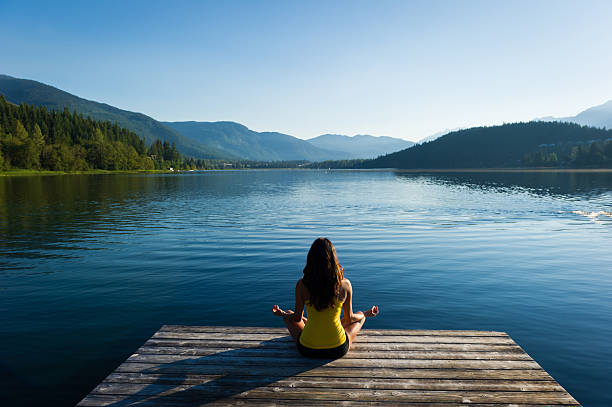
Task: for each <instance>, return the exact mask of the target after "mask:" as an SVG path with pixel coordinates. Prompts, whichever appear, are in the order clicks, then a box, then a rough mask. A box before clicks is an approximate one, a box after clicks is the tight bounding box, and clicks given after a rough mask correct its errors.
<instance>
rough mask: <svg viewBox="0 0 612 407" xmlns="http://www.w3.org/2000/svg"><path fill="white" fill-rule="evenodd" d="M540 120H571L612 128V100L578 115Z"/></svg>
mask: <svg viewBox="0 0 612 407" xmlns="http://www.w3.org/2000/svg"><path fill="white" fill-rule="evenodd" d="M538 120H541V121H547V122H551V121H558V122H571V123H578V124H583V125H586V126H592V127H604V128H606V129H612V100H608V101H607V102H606V103H603V104H601V105H598V106H593V107H590V108H588V109H586V110H584V111H582V112H580V113H578V114H577V115H576V116H570V117H552V116H548V117H542V118H540V119H538Z"/></svg>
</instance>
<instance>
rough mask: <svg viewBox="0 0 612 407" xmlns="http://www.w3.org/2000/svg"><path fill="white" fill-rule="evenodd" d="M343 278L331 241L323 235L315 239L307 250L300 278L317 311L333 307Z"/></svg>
mask: <svg viewBox="0 0 612 407" xmlns="http://www.w3.org/2000/svg"><path fill="white" fill-rule="evenodd" d="M343 278H344V275H343V274H342V266H341V265H340V264H338V257H337V256H336V249H334V246H333V245H332V243H331V242H330V241H329V239H327V238H325V237H320V238H318V239H317V240H315V241H314V242H313V243H312V246H310V250H309V251H308V257H307V258H306V267H304V277H303V278H302V281H303V282H304V285H306V288H308V292H309V294H310V298H309V299H308V300H309V301H310V303H311V304H312V305H313V306H314V307H315V308H316V309H317V310H319V311H321V310H323V309H325V308H327V307H333V306H334V299H335V298H337V297H338V294H339V292H340V284H341V283H342V279H343Z"/></svg>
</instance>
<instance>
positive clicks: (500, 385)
mask: <svg viewBox="0 0 612 407" xmlns="http://www.w3.org/2000/svg"><path fill="white" fill-rule="evenodd" d="M211 381H216V382H217V385H220V386H230V387H231V386H245V385H260V386H261V385H262V384H263V383H269V384H265V385H267V386H275V387H287V388H293V387H303V388H307V387H318V388H335V389H347V388H348V389H352V388H355V389H363V388H367V389H372V390H376V389H385V390H393V389H399V390H455V391H456V390H471V391H477V390H480V391H499V390H503V391H563V388H562V387H561V386H560V385H559V384H558V383H557V382H555V381H554V380H490V379H481V380H457V379H403V380H397V379H380V378H372V377H370V378H368V380H363V378H338V377H328V378H320V377H316V376H311V377H308V376H306V377H299V376H296V377H282V376H278V377H275V376H266V377H265V378H262V377H257V376H238V375H235V376H223V375H189V376H181V375H176V376H172V375H163V374H141V373H112V374H110V375H109V376H108V377H107V378H106V380H105V381H104V383H106V384H108V383H132V384H142V385H143V388H144V386H146V385H147V384H155V385H174V386H176V385H192V386H193V385H201V384H204V383H209V382H211Z"/></svg>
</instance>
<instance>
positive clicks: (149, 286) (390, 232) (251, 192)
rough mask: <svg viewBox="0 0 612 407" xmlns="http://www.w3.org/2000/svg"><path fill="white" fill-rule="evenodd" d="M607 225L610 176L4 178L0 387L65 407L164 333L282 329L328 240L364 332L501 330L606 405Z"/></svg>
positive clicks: (611, 313)
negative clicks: (314, 251) (372, 308)
mask: <svg viewBox="0 0 612 407" xmlns="http://www.w3.org/2000/svg"><path fill="white" fill-rule="evenodd" d="M610 213H612V174H610V173H534V172H530V173H444V174H443V173H434V174H414V173H394V172H391V171H388V172H384V171H372V172H369V171H329V172H327V171H295V170H294V171H291V170H287V171H218V172H204V173H189V174H175V175H165V174H164V175H125V174H122V175H73V176H53V177H35V176H33V177H5V178H0V247H1V253H0V311H1V312H0V342H1V343H0V349H2V350H0V352H1V353H0V369H2V371H3V373H5V378H4V380H3V381H2V384H0V386H2V388H1V389H0V392H2V394H9V395H10V397H11V399H10V400H9V401H10V403H9V404H11V405H13V404H19V403H20V402H22V403H28V402H29V403H31V404H58V405H71V404H74V403H76V402H77V401H78V399H79V398H80V397H82V396H83V395H84V394H86V393H87V392H89V391H90V390H91V389H92V388H93V387H94V386H95V385H96V384H97V383H98V382H99V381H101V380H102V379H103V378H104V377H105V376H106V375H107V374H108V373H109V372H110V371H111V370H112V369H114V368H115V367H116V366H117V365H118V364H119V363H121V362H122V360H123V359H125V358H126V357H127V356H129V354H131V353H132V352H133V351H134V350H135V349H136V348H137V347H138V346H140V345H141V344H142V342H143V341H144V340H145V339H146V338H148V337H149V336H150V335H151V334H152V333H153V332H155V331H156V330H157V329H158V328H159V326H160V325H162V324H198V325H232V324H236V325H260V326H275V325H276V324H277V323H278V321H277V320H276V319H274V318H272V317H271V315H270V313H269V309H270V305H271V304H273V303H280V304H284V305H285V306H287V307H291V306H292V298H291V297H292V292H293V288H294V285H295V281H296V279H297V278H299V276H300V274H301V269H302V267H303V265H304V261H305V256H306V252H307V250H308V247H309V246H310V243H311V242H312V240H313V239H314V238H315V237H318V236H327V237H329V238H330V239H331V240H332V241H333V242H334V244H335V245H336V247H337V250H338V256H339V258H340V262H341V263H342V264H343V266H344V269H345V271H346V275H347V276H348V277H349V278H351V280H352V282H353V287H354V290H355V293H356V295H355V299H354V302H355V303H354V306H355V307H356V308H360V307H365V306H367V305H371V303H377V304H378V305H380V307H381V311H382V312H381V315H380V316H379V317H377V318H376V319H374V320H372V321H371V322H370V321H369V322H368V324H369V326H370V327H373V328H374V327H376V328H426V329H486V330H501V331H506V332H508V333H509V334H510V335H511V336H512V337H513V338H514V339H515V340H517V342H518V343H519V344H520V345H521V346H523V348H524V349H525V350H526V351H527V352H529V353H530V354H531V355H532V356H533V357H534V358H535V359H536V360H537V361H538V362H539V363H540V364H541V365H542V366H543V367H544V368H545V369H547V370H548V371H549V372H550V373H551V374H552V375H553V376H554V377H555V378H556V379H558V380H559V381H560V383H561V384H562V385H563V386H564V387H566V388H567V389H568V390H569V391H570V392H571V393H572V394H573V395H574V396H575V397H576V398H577V399H578V400H579V401H581V402H582V403H583V404H584V405H585V406H604V405H612V396H610V394H609V393H608V392H607V385H608V382H609V377H611V376H612V370H611V369H612V368H611V367H610V365H609V363H608V361H610V360H612V350H611V349H610V347H609V346H608V341H607V338H608V337H610V336H611V335H612V298H611V297H610V293H611V292H612V275H611V274H610V267H609V265H610V263H611V261H612V253H611V252H610V250H609V245H610V238H611V237H612V217H611V216H610ZM43 396H44V397H43ZM43 400H44V401H43Z"/></svg>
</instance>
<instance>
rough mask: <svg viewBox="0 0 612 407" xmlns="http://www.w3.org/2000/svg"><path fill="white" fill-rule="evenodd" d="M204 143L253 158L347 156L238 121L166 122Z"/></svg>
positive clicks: (312, 158)
mask: <svg viewBox="0 0 612 407" xmlns="http://www.w3.org/2000/svg"><path fill="white" fill-rule="evenodd" d="M163 124H164V125H166V126H168V127H170V128H172V129H174V130H176V131H178V132H180V133H181V134H184V135H185V136H187V137H189V138H190V139H192V140H195V141H197V142H199V143H201V144H204V145H207V146H210V147H213V148H215V149H217V150H221V151H225V152H227V153H229V154H230V155H232V156H234V157H241V158H243V159H247V160H254V161H299V160H305V161H322V160H339V159H342V158H345V157H346V154H343V153H342V152H341V151H335V150H334V151H332V150H326V149H322V148H318V147H316V146H314V145H312V144H310V143H309V142H307V141H305V140H301V139H298V138H296V137H292V136H290V135H288V134H283V133H276V132H256V131H253V130H251V129H249V128H247V127H246V126H243V125H242V124H240V123H235V122H193V121H191V122H163Z"/></svg>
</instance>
